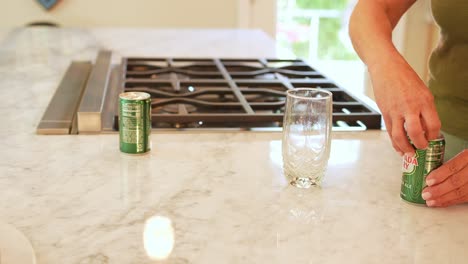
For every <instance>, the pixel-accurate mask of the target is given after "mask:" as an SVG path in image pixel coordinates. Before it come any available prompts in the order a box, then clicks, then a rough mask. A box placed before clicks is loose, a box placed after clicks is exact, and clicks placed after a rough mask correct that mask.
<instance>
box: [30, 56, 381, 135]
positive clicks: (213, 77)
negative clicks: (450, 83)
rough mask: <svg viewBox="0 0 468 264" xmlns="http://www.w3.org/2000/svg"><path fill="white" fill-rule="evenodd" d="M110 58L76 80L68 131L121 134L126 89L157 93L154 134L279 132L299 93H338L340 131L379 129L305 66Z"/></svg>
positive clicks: (377, 119) (370, 115) (369, 112)
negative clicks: (293, 93)
mask: <svg viewBox="0 0 468 264" xmlns="http://www.w3.org/2000/svg"><path fill="white" fill-rule="evenodd" d="M110 57H111V54H110V52H108V51H103V52H100V53H99V55H98V57H97V60H96V63H95V65H94V66H93V67H91V68H92V69H88V70H87V71H90V73H89V76H88V80H87V83H86V84H85V85H84V84H81V82H77V81H75V83H78V85H81V86H83V87H84V88H82V89H83V90H84V91H82V93H81V94H82V95H81V98H79V99H78V100H76V102H74V104H76V105H77V106H76V107H75V108H78V110H77V111H76V115H75V116H74V117H72V118H69V119H70V126H69V127H70V129H69V133H96V132H110V131H116V130H117V128H118V94H119V93H121V92H124V91H125V92H129V91H141V92H146V93H149V94H150V95H151V100H152V103H151V104H152V117H151V118H152V126H153V129H203V128H207V129H226V128H230V129H251V130H254V129H262V128H281V126H282V120H283V113H284V105H285V100H286V91H287V90H289V89H294V88H298V87H312V88H322V89H326V90H329V91H331V92H332V94H333V125H334V128H333V129H334V130H365V129H380V126H381V115H380V114H379V113H378V112H376V111H375V110H373V109H372V108H371V107H369V106H368V105H366V104H365V103H364V102H362V101H361V100H359V99H358V98H356V97H354V96H353V95H351V94H350V93H348V92H347V91H346V90H345V89H343V88H341V87H339V86H338V85H337V84H335V83H334V82H333V81H332V80H330V79H328V78H326V77H325V76H323V75H322V74H321V73H319V72H318V71H317V70H316V69H314V68H313V67H311V66H310V65H308V64H307V63H306V62H304V61H303V60H298V59H294V60H281V59H268V58H252V59H229V58H198V59H194V58H133V57H128V58H123V59H122V61H121V64H119V65H111V64H110V61H111V60H110ZM72 66H73V63H72V65H71V66H70V69H69V71H71V70H72V68H73V67H72ZM78 66H79V65H78ZM76 67H77V65H75V68H76ZM83 67H84V66H83ZM75 71H77V72H78V70H75ZM67 74H68V75H73V74H71V73H69V72H68V73H67ZM67 74H66V75H67ZM75 75H79V74H75ZM82 75H83V76H84V75H86V74H82ZM64 80H65V78H64ZM61 86H63V82H62V85H61ZM69 89H71V88H69ZM59 90H60V87H59V89H58V91H57V92H59ZM75 93H76V92H75ZM56 95H57V93H56ZM54 97H55V96H54ZM54 99H55V98H53V99H52V102H51V104H53V101H54ZM49 107H50V105H49ZM46 114H47V111H46ZM46 114H45V115H44V116H46ZM70 115H71V116H73V114H70ZM43 121H44V119H43ZM40 126H41V125H40ZM74 127H75V128H74ZM39 128H40V127H39ZM39 128H38V133H40V129H39Z"/></svg>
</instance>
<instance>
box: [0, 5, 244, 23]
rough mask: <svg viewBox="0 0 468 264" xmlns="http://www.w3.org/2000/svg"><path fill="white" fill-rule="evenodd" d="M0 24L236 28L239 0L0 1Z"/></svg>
mask: <svg viewBox="0 0 468 264" xmlns="http://www.w3.org/2000/svg"><path fill="white" fill-rule="evenodd" d="M0 1H1V4H0V27H17V26H22V25H25V24H27V23H29V22H33V21H38V20H48V21H54V22H57V23H59V24H60V25H62V26H70V27H95V26H98V27H166V28H168V27H170V28H181V27H184V28H202V27H209V28H233V27H237V17H238V3H237V2H238V0H62V1H61V2H60V3H59V4H58V5H57V6H55V7H54V8H53V9H52V10H50V11H46V10H45V9H44V8H42V6H40V5H39V3H38V2H37V0H0Z"/></svg>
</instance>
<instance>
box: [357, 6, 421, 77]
mask: <svg viewBox="0 0 468 264" xmlns="http://www.w3.org/2000/svg"><path fill="white" fill-rule="evenodd" d="M414 2H415V0H360V1H359V2H358V3H357V5H356V7H355V9H354V12H353V14H352V16H351V20H350V26H349V33H350V36H351V40H352V42H353V46H354V48H355V50H356V52H357V53H358V55H359V57H361V59H362V61H363V62H364V63H365V64H366V65H367V66H368V67H369V70H371V71H372V70H373V68H379V65H382V64H384V63H386V62H388V61H389V60H395V59H397V60H403V58H402V57H401V55H400V54H399V52H398V51H397V50H396V48H395V46H394V45H393V42H392V31H393V29H394V28H395V26H396V24H397V23H398V21H399V20H400V18H401V17H402V16H403V14H404V13H405V12H406V11H407V10H408V9H409V8H410V7H411V5H412V4H413V3H414Z"/></svg>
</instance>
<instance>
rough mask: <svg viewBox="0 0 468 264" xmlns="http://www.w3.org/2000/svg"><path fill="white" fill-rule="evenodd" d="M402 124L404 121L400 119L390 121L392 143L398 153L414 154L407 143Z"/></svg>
mask: <svg viewBox="0 0 468 264" xmlns="http://www.w3.org/2000/svg"><path fill="white" fill-rule="evenodd" d="M403 124H404V120H403V119H402V118H394V119H392V143H393V145H394V146H396V147H398V150H399V151H401V152H403V153H408V154H414V148H413V146H411V144H410V143H409V141H408V137H407V135H406V131H405V128H404V127H403Z"/></svg>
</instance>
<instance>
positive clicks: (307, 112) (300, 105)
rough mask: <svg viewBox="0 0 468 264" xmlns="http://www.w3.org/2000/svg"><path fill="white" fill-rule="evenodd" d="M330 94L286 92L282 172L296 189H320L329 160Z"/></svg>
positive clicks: (309, 90) (299, 89)
mask: <svg viewBox="0 0 468 264" xmlns="http://www.w3.org/2000/svg"><path fill="white" fill-rule="evenodd" d="M332 104H333V103H332V93H331V92H329V91H326V90H322V89H316V88H297V89H294V90H289V91H287V98H286V110H285V113H284V120H283V145H282V150H283V168H284V174H285V176H286V177H287V178H288V180H289V182H290V183H291V184H292V185H293V186H296V187H299V188H309V187H310V186H313V185H320V183H321V180H322V178H323V175H324V174H325V170H326V168H327V164H328V158H329V156H330V133H331V127H332Z"/></svg>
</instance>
